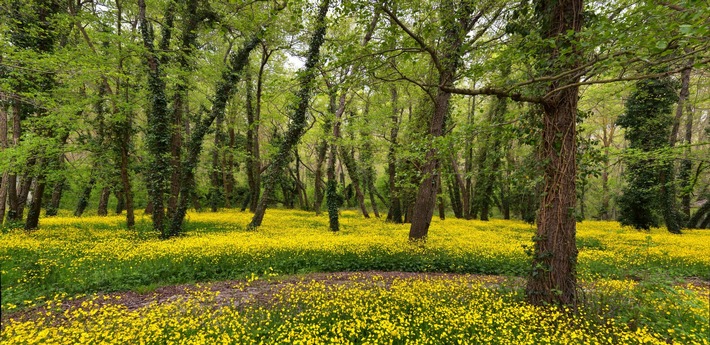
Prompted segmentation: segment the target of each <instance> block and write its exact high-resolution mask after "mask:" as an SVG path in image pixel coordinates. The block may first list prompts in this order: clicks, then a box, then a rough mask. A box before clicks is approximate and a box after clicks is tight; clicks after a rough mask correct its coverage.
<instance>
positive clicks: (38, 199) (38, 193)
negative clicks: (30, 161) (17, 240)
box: [25, 175, 46, 230]
mask: <svg viewBox="0 0 710 345" xmlns="http://www.w3.org/2000/svg"><path fill="white" fill-rule="evenodd" d="M45 185H46V181H45V177H44V175H40V176H37V180H36V183H35V185H34V189H33V190H32V201H31V202H30V207H29V211H28V212H27V221H26V222H25V230H35V229H37V228H38V227H39V214H40V212H41V211H42V195H44V187H45Z"/></svg>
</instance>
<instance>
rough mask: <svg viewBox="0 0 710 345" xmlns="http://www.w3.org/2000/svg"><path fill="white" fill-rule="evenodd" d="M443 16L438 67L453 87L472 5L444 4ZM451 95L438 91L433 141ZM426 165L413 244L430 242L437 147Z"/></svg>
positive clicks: (414, 216)
mask: <svg viewBox="0 0 710 345" xmlns="http://www.w3.org/2000/svg"><path fill="white" fill-rule="evenodd" d="M440 12H441V16H442V18H443V19H442V28H443V32H444V36H443V37H444V41H443V42H442V46H441V47H440V50H441V51H442V54H441V56H440V57H439V61H440V67H438V72H439V80H438V85H441V86H452V85H453V83H454V80H455V78H456V71H457V70H458V67H459V64H460V63H461V61H460V60H461V53H460V50H461V45H462V44H463V41H464V38H465V37H466V35H467V33H468V29H466V28H464V25H462V22H466V21H467V20H469V18H470V17H472V14H473V8H472V6H462V7H461V8H459V9H455V6H454V4H453V2H451V1H444V2H443V3H442V5H441V8H440ZM450 99H451V93H449V92H448V91H444V88H439V89H438V90H437V93H436V96H435V98H434V113H433V115H432V117H431V120H430V122H429V128H428V134H429V137H430V138H429V139H430V140H432V141H433V140H436V138H438V137H441V136H443V135H444V123H445V120H446V116H447V113H448V111H449V100H450ZM424 162H425V163H424V165H423V166H422V169H421V174H422V176H424V179H423V180H422V181H421V183H420V185H419V190H418V191H417V196H416V200H415V202H414V208H413V210H412V212H413V213H412V226H411V227H410V228H409V240H410V241H422V240H426V238H427V235H428V233H429V225H430V224H431V218H432V216H433V213H434V206H435V203H436V193H437V191H438V190H439V181H440V178H439V173H440V171H439V158H438V153H437V151H436V149H435V148H434V147H431V148H429V149H428V150H427V152H426V156H425V158H424Z"/></svg>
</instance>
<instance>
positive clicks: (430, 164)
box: [409, 75, 453, 241]
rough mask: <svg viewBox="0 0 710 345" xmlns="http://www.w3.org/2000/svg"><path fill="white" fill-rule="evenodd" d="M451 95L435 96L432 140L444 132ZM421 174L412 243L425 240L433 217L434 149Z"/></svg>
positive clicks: (445, 77)
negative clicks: (422, 177)
mask: <svg viewBox="0 0 710 345" xmlns="http://www.w3.org/2000/svg"><path fill="white" fill-rule="evenodd" d="M452 76H453V75H442V76H441V77H440V78H441V79H442V80H445V81H446V83H447V84H448V83H450V82H451V77H452ZM450 98H451V94H450V93H448V92H445V91H443V90H440V91H438V95H437V96H436V101H435V106H434V115H433V116H432V119H431V123H430V126H429V135H431V136H432V137H433V138H436V137H440V136H441V135H442V134H443V130H444V127H443V126H444V119H445V117H446V113H447V112H448V109H449V99H450ZM424 162H425V163H424V165H423V167H422V169H421V173H422V175H423V176H424V179H423V180H422V182H421V184H420V185H419V189H418V191H417V197H416V200H415V201H414V208H413V210H412V226H411V227H410V228H409V239H410V240H412V241H419V240H426V238H427V235H428V233H429V225H431V218H432V216H433V215H434V205H435V203H436V192H437V191H438V190H439V181H440V179H439V176H438V174H439V158H438V157H437V152H436V150H435V149H434V148H430V149H429V150H427V153H426V157H425V159H424Z"/></svg>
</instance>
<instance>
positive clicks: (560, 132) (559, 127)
mask: <svg viewBox="0 0 710 345" xmlns="http://www.w3.org/2000/svg"><path fill="white" fill-rule="evenodd" d="M583 7H584V6H583V1H582V0H541V3H539V4H538V10H539V11H540V14H541V15H542V17H543V22H542V27H543V32H544V36H543V37H545V38H554V39H556V40H557V41H558V42H557V46H556V47H558V48H553V49H551V51H550V50H548V49H544V50H542V51H541V52H540V55H541V58H542V59H549V61H551V62H553V63H554V64H552V65H553V66H554V68H552V69H551V70H548V71H546V72H547V73H548V74H550V75H556V74H558V73H560V72H561V71H566V70H568V69H570V68H574V67H575V66H576V65H577V64H578V60H579V59H577V58H575V55H577V54H579V53H578V52H575V51H574V50H573V53H572V54H574V55H572V56H563V57H561V56H560V55H561V52H560V49H561V48H559V47H560V46H562V47H567V46H572V45H573V43H572V42H570V38H569V35H568V32H570V31H573V32H579V31H580V29H581V27H582V15H583ZM572 49H574V48H572ZM577 56H578V55H577ZM578 80H579V78H578V77H571V78H565V79H562V80H558V81H556V82H553V83H552V84H551V85H550V87H549V89H550V91H552V90H555V89H557V88H558V87H561V86H565V85H569V84H573V83H575V82H577V81H578ZM578 93H579V87H577V86H571V87H567V88H565V89H563V90H560V91H557V92H554V93H553V94H552V96H550V97H549V98H548V99H546V102H545V104H544V105H543V110H544V114H543V134H542V154H543V159H544V160H545V162H546V166H545V175H544V176H545V177H544V184H545V185H544V191H543V194H542V195H543V196H542V202H541V204H540V209H539V215H538V226H537V233H536V235H535V237H534V242H535V250H534V254H533V255H534V256H533V258H532V270H531V275H530V277H529V279H528V283H527V287H526V295H527V299H528V301H529V302H530V303H532V304H536V305H543V304H556V305H576V303H577V277H576V266H577V246H576V242H575V238H576V223H575V218H574V211H573V210H574V208H575V204H576V200H575V195H576V189H575V180H576V172H577V171H576V169H577V167H576V157H575V155H576V141H575V139H576V130H577V128H576V117H577V101H578V99H579V94H578Z"/></svg>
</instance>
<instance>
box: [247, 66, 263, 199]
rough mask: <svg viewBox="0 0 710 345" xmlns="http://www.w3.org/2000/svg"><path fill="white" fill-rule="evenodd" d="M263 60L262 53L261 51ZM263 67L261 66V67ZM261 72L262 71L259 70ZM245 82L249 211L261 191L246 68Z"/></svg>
mask: <svg viewBox="0 0 710 345" xmlns="http://www.w3.org/2000/svg"><path fill="white" fill-rule="evenodd" d="M262 60H263V53H262ZM262 68H263V67H262ZM259 73H260V74H261V73H262V71H261V70H260V71H259ZM244 80H245V82H246V112H247V142H246V151H247V161H246V166H247V183H248V184H249V211H250V212H254V210H255V209H256V205H257V203H258V201H259V196H260V192H261V160H260V159H259V152H258V150H259V124H258V122H257V121H258V120H257V115H256V111H255V109H254V106H253V101H252V80H251V73H249V69H247V71H246V73H245V78H244Z"/></svg>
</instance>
